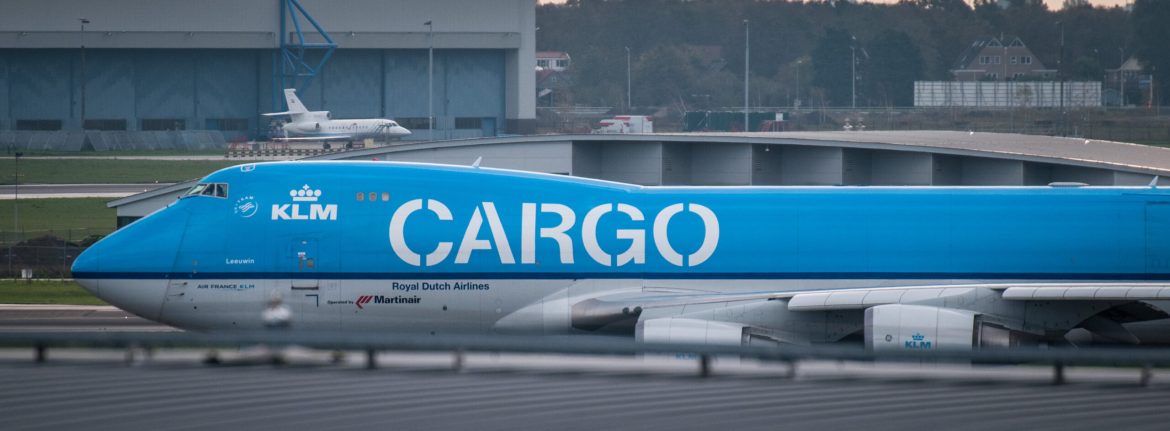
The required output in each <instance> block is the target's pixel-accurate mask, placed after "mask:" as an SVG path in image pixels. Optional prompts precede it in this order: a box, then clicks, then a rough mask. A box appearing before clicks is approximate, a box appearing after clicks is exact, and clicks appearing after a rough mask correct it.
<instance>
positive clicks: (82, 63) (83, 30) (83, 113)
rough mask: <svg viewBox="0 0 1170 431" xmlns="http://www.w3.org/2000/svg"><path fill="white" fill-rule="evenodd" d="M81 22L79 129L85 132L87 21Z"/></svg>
mask: <svg viewBox="0 0 1170 431" xmlns="http://www.w3.org/2000/svg"><path fill="white" fill-rule="evenodd" d="M77 20H78V21H80V22H81V129H82V130H85V25H86V24H89V20H88V19H85V18H78V19H77Z"/></svg>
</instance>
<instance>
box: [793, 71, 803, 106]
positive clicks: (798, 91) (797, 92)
mask: <svg viewBox="0 0 1170 431" xmlns="http://www.w3.org/2000/svg"><path fill="white" fill-rule="evenodd" d="M802 64H804V59H800V60H796V101H795V103H793V105H795V108H796V109H800V65H802Z"/></svg>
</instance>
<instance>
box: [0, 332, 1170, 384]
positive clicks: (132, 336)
mask: <svg viewBox="0 0 1170 431" xmlns="http://www.w3.org/2000/svg"><path fill="white" fill-rule="evenodd" d="M252 345H268V346H293V345H295V346H302V347H308V348H315V349H323V350H335V351H340V350H361V351H364V352H365V353H366V367H367V368H370V369H373V368H377V359H376V356H377V355H376V354H377V353H378V352H382V351H398V352H420V351H428V352H443V351H446V352H451V353H453V354H454V357H455V359H454V361H453V368H454V369H455V370H456V371H458V370H459V369H461V368H462V366H463V355H464V354H466V353H470V352H484V353H488V352H492V353H545V354H570V355H623V356H629V355H661V354H665V355H686V357H695V358H696V359H697V360H698V371H699V375H700V376H703V377H707V376H710V375H711V373H712V369H711V359H712V358H714V357H717V356H735V357H740V358H749V359H757V360H761V361H767V362H782V363H786V364H787V365H788V367H789V368H788V376H789V377H795V373H796V369H797V363H798V362H799V361H802V360H813V359H821V360H847V361H897V362H922V361H930V362H957V363H978V364H1022V363H1026V364H1037V365H1049V366H1052V368H1053V373H1052V376H1053V378H1052V382H1053V384H1063V383H1064V382H1065V373H1064V371H1065V367H1066V366H1071V365H1095V366H1126V367H1136V368H1138V369H1139V372H1140V374H1139V380H1138V381H1139V383H1140V384H1141V385H1142V386H1146V385H1148V384H1149V383H1150V380H1151V379H1152V377H1153V367H1155V366H1168V365H1170V349H1168V348H1066V347H1060V348H1012V349H984V350H972V351H961V350H931V351H890V352H874V351H869V350H866V349H864V348H861V347H859V346H852V345H813V346H798V345H778V346H718V345H706V344H689V343H641V342H637V341H635V340H633V339H629V338H619V337H605V336H586V335H580V336H513V335H490V336H485V335H450V336H425V335H387V334H373V333H349V332H282V331H263V332H230V333H194V332H183V333H158V332H111V333H68V332H0V346H4V347H31V348H33V349H35V351H36V355H35V360H36V361H37V362H45V361H46V359H47V355H48V349H49V348H59V347H86V348H126V349H127V360H128V361H132V360H133V351H134V349H146V350H148V351H150V350H153V349H157V348H224V347H240V346H252Z"/></svg>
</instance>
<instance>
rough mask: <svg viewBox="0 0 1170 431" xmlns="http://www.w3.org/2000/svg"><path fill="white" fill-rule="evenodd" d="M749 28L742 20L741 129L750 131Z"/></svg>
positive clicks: (745, 21) (750, 28)
mask: <svg viewBox="0 0 1170 431" xmlns="http://www.w3.org/2000/svg"><path fill="white" fill-rule="evenodd" d="M751 30H752V26H751V24H750V23H748V20H746V19H745V20H743V131H745V132H750V131H751V127H750V126H749V125H748V71H749V68H748V66H749V65H750V64H751V62H750V59H751V43H752V40H751Z"/></svg>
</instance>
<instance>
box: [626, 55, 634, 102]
mask: <svg viewBox="0 0 1170 431" xmlns="http://www.w3.org/2000/svg"><path fill="white" fill-rule="evenodd" d="M633 108H634V99H631V98H630V47H628V46H627V47H626V112H628V113H633Z"/></svg>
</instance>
